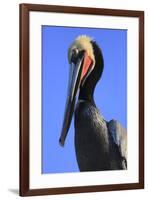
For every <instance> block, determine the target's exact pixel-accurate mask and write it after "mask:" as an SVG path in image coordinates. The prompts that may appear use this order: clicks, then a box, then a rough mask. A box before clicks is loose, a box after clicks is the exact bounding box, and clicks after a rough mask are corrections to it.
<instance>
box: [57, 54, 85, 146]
mask: <svg viewBox="0 0 148 200" xmlns="http://www.w3.org/2000/svg"><path fill="white" fill-rule="evenodd" d="M83 62H84V54H83V55H81V57H79V58H78V59H77V62H76V64H74V63H73V62H72V63H71V66H70V75H69V84H68V93H67V100H66V106H65V114H64V121H63V127H62V131H61V136H60V139H59V143H60V145H61V146H64V143H65V139H66V136H67V133H68V130H69V127H70V123H71V120H72V116H73V112H74V106H75V99H76V95H77V92H78V89H79V86H80V82H81V75H82V69H83Z"/></svg>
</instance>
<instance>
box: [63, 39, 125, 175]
mask: <svg viewBox="0 0 148 200" xmlns="http://www.w3.org/2000/svg"><path fill="white" fill-rule="evenodd" d="M68 60H69V64H70V75H69V85H68V94H67V101H66V108H65V114H64V121H63V126H62V131H61V135H60V139H59V142H60V145H61V146H64V143H65V139H66V136H67V133H68V130H69V127H70V123H71V120H72V116H73V113H74V112H75V117H74V125H75V152H76V159H77V163H78V166H79V170H80V171H81V172H83V171H104V170H122V169H127V133H126V130H125V129H124V128H123V127H122V125H121V124H120V123H119V122H118V121H115V120H111V121H109V122H107V121H106V120H105V119H104V118H103V116H102V115H101V113H100V111H99V109H98V108H97V107H96V104H95V101H94V97H93V95H94V90H95V86H96V84H97V82H98V81H99V80H100V78H101V76H102V72H103V68H104V62H103V55H102V52H101V49H100V47H99V46H98V44H97V43H96V42H95V41H94V40H93V39H91V38H90V37H88V36H85V35H81V36H78V37H77V38H76V39H75V40H74V42H73V43H72V44H71V45H70V47H69V50H68ZM76 101H77V102H76Z"/></svg>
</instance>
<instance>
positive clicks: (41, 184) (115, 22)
mask: <svg viewBox="0 0 148 200" xmlns="http://www.w3.org/2000/svg"><path fill="white" fill-rule="evenodd" d="M29 15H30V27H29V30H30V32H29V37H30V55H29V57H30V66H29V69H30V77H29V81H30V93H29V97H30V99H29V100H30V122H29V123H30V135H29V137H30V138H29V139H30V144H29V145H30V166H29V170H30V189H38V188H54V187H56V188H57V187H70V186H86V185H87V186H88V185H108V184H122V183H138V182H139V165H138V164H139V163H138V161H139V145H138V143H139V134H138V130H139V119H138V113H139V110H138V94H139V91H138V85H139V80H138V74H139V65H138V64H139V43H138V42H139V19H138V17H134V18H133V17H117V16H115V17H113V16H98V15H80V14H65V13H45V12H36V11H33V12H30V14H29ZM42 25H52V26H54V25H56V26H57V25H59V26H73V27H93V28H112V29H127V30H128V31H127V41H128V43H127V50H128V56H127V58H128V59H127V86H128V88H127V97H128V98H127V122H128V126H127V132H128V169H127V170H123V171H104V172H83V173H63V174H62V173H61V174H41V149H42V148H41V26H42ZM133 113H134V114H133ZM133 138H134V140H133Z"/></svg>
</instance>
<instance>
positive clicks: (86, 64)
mask: <svg viewBox="0 0 148 200" xmlns="http://www.w3.org/2000/svg"><path fill="white" fill-rule="evenodd" d="M92 63H93V60H92V59H91V58H90V57H89V56H88V55H87V54H86V53H85V56H84V61H83V68H82V74H81V80H82V79H83V78H84V77H85V76H86V74H87V72H88V71H89V69H90V68H91V67H92Z"/></svg>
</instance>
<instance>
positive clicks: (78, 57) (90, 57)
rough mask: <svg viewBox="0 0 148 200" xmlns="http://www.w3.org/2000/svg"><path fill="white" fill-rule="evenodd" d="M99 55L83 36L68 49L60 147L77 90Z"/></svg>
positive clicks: (65, 133) (67, 127)
mask: <svg viewBox="0 0 148 200" xmlns="http://www.w3.org/2000/svg"><path fill="white" fill-rule="evenodd" d="M98 53H99V54H98ZM99 55H100V49H99V47H98V46H97V45H96V43H95V42H94V41H93V40H92V39H91V38H90V37H88V36H85V35H82V36H79V37H77V38H76V39H75V40H74V42H73V43H72V44H71V45H70V47H69V50H68V60H69V64H70V75H69V86H68V95H67V101H66V108H65V115H64V122H63V128H62V132H61V137H60V140H59V141H60V144H61V145H62V146H63V145H64V142H65V138H66V136H67V132H68V129H69V126H70V123H71V119H72V115H73V112H74V105H75V99H76V95H77V93H78V91H79V88H82V87H83V86H84V85H85V82H86V80H87V79H88V77H89V76H90V74H91V73H92V72H93V71H94V69H95V68H96V62H98V61H97V59H96V57H99ZM92 82H93V81H92Z"/></svg>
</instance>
